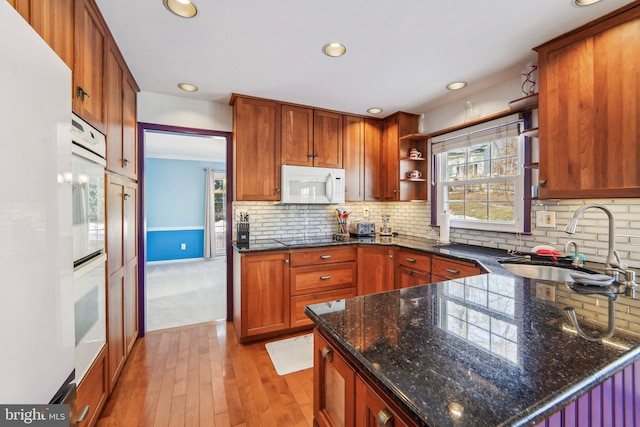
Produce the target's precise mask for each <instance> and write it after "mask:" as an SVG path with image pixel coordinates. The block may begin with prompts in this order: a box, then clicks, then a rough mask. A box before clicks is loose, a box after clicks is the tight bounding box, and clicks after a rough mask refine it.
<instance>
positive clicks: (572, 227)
mask: <svg viewBox="0 0 640 427" xmlns="http://www.w3.org/2000/svg"><path fill="white" fill-rule="evenodd" d="M587 209H600V210H601V211H603V212H604V213H605V214H607V218H608V219H609V251H608V253H607V261H606V262H605V267H606V268H618V269H621V270H622V269H625V268H626V265H625V264H623V263H622V262H621V261H620V256H618V252H616V221H615V218H614V217H613V213H612V212H611V211H610V210H609V209H608V208H607V207H606V206H602V205H598V204H590V205H584V206H582V207H580V208H579V209H578V210H576V211H575V212H574V213H573V216H572V217H571V219H570V220H569V223H568V224H567V225H566V227H565V228H564V232H565V233H567V234H575V232H576V227H577V226H578V219H579V218H580V217H581V216H582V213H583V212H584V211H586V210H587Z"/></svg>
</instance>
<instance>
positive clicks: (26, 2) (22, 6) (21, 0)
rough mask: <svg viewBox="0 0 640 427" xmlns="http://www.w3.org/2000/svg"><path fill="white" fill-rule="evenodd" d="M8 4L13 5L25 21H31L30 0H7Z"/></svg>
mask: <svg viewBox="0 0 640 427" xmlns="http://www.w3.org/2000/svg"><path fill="white" fill-rule="evenodd" d="M8 1H9V4H10V5H11V6H13V8H14V9H15V10H17V11H18V13H19V14H20V15H22V17H23V18H24V19H25V21H27V22H29V23H31V19H30V18H31V14H30V13H29V11H30V10H31V0H8Z"/></svg>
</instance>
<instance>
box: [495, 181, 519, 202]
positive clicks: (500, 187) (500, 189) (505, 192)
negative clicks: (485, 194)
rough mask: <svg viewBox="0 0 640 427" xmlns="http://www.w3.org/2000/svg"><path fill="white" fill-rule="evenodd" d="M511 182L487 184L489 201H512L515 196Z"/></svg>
mask: <svg viewBox="0 0 640 427" xmlns="http://www.w3.org/2000/svg"><path fill="white" fill-rule="evenodd" d="M514 191H515V189H514V183H513V182H500V183H496V184H489V201H495V202H512V201H513V199H514V198H515V193H514Z"/></svg>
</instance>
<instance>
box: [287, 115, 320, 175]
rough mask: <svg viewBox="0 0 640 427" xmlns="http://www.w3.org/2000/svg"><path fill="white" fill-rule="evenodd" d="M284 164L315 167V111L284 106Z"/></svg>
mask: <svg viewBox="0 0 640 427" xmlns="http://www.w3.org/2000/svg"><path fill="white" fill-rule="evenodd" d="M281 125H282V131H281V141H282V164H283V165H293V166H313V163H314V149H313V109H312V108H306V107H299V106H295V105H288V104H282V107H281Z"/></svg>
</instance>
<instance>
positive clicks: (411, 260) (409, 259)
mask: <svg viewBox="0 0 640 427" xmlns="http://www.w3.org/2000/svg"><path fill="white" fill-rule="evenodd" d="M405 259H406V260H407V261H409V262H416V260H415V259H413V258H405Z"/></svg>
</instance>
